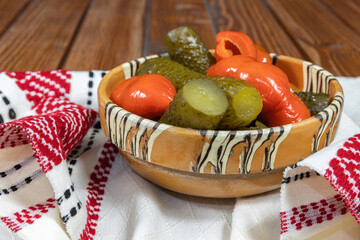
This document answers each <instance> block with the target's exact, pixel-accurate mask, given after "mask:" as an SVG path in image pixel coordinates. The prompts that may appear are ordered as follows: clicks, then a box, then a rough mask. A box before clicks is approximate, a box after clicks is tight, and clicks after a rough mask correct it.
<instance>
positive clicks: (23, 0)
mask: <svg viewBox="0 0 360 240" xmlns="http://www.w3.org/2000/svg"><path fill="white" fill-rule="evenodd" d="M28 2H29V0H13V1H9V0H0V34H1V33H2V32H4V31H5V30H6V29H7V28H8V26H9V25H10V24H11V23H12V21H13V20H14V19H15V18H16V16H18V14H19V13H20V12H21V11H22V10H23V9H24V8H25V7H26V6H27V4H28Z"/></svg>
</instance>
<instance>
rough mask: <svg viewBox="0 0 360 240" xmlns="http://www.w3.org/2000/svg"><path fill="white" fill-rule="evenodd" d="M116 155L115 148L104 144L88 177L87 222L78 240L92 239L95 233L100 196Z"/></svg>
mask: <svg viewBox="0 0 360 240" xmlns="http://www.w3.org/2000/svg"><path fill="white" fill-rule="evenodd" d="M117 153H118V150H117V148H116V147H115V146H114V145H113V144H112V143H110V142H106V143H105V144H104V148H103V150H102V152H101V156H100V157H99V163H98V164H97V165H96V166H95V168H94V169H95V170H94V171H93V172H92V174H91V176H90V182H89V184H88V187H87V189H88V199H87V201H86V209H87V214H88V216H87V222H86V225H85V228H84V230H83V232H82V234H81V235H80V239H93V238H94V236H95V233H96V226H97V223H96V222H97V220H98V219H99V214H98V213H99V212H100V206H101V201H102V200H103V198H102V196H103V195H104V193H105V186H106V183H107V180H108V178H107V176H108V175H109V174H110V169H111V166H112V163H113V162H114V160H115V156H116V154H117Z"/></svg>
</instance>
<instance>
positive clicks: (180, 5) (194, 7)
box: [143, 0, 216, 55]
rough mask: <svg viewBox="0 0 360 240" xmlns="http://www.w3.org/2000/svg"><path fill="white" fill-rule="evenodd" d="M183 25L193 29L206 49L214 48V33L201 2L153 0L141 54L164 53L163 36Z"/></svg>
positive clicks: (192, 0)
mask: <svg viewBox="0 0 360 240" xmlns="http://www.w3.org/2000/svg"><path fill="white" fill-rule="evenodd" d="M184 25H188V26H191V27H193V28H194V29H195V31H196V32H197V33H198V34H199V35H200V37H201V39H202V41H203V42H204V43H205V44H206V46H207V47H208V48H215V46H216V40H215V32H214V30H213V28H212V24H211V19H210V17H209V15H208V12H207V9H206V5H205V4H204V1H203V0H183V1H175V0H168V1H156V0H154V1H152V2H151V7H150V24H149V36H148V39H147V40H146V41H147V42H146V44H147V46H146V47H145V49H144V53H143V54H144V55H149V54H154V53H164V52H166V47H165V45H164V41H163V39H164V36H165V34H166V33H167V32H168V31H170V30H172V29H174V28H176V27H180V26H184Z"/></svg>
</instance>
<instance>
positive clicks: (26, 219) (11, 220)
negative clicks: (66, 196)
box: [0, 198, 55, 232]
mask: <svg viewBox="0 0 360 240" xmlns="http://www.w3.org/2000/svg"><path fill="white" fill-rule="evenodd" d="M53 202H55V199H53V198H49V199H48V200H46V203H45V204H36V205H35V206H31V207H29V208H26V209H23V210H21V211H19V212H16V213H14V214H12V215H10V216H8V217H1V218H0V219H1V221H3V222H4V223H5V224H6V226H7V227H8V228H9V229H11V230H12V231H13V232H17V231H19V230H21V229H22V228H24V227H25V226H27V225H29V224H32V223H34V221H35V220H36V219H39V218H41V217H42V215H43V214H44V213H47V212H48V211H49V209H50V208H55V205H54V204H53Z"/></svg>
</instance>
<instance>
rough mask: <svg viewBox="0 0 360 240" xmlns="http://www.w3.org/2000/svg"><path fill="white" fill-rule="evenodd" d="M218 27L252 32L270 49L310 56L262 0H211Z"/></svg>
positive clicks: (295, 55)
mask: <svg viewBox="0 0 360 240" xmlns="http://www.w3.org/2000/svg"><path fill="white" fill-rule="evenodd" d="M208 1H209V6H210V12H211V15H212V16H213V18H214V22H215V28H216V31H217V32H219V31H224V30H232V31H240V32H244V33H246V34H248V35H249V36H250V37H251V38H252V39H253V40H254V42H256V43H258V44H261V45H263V46H264V47H265V48H266V49H267V50H268V51H269V52H274V53H277V54H284V55H288V56H292V57H298V58H302V59H306V58H307V57H306V55H304V54H303V52H301V51H300V50H299V49H298V48H297V47H296V45H295V44H294V42H293V41H292V40H291V38H290V37H289V36H288V35H287V33H286V32H285V31H284V29H283V28H282V26H281V25H280V24H279V23H278V21H277V19H276V18H275V17H274V15H273V14H272V12H271V11H270V10H269V9H268V8H267V6H266V5H264V3H263V1H262V0H208Z"/></svg>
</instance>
